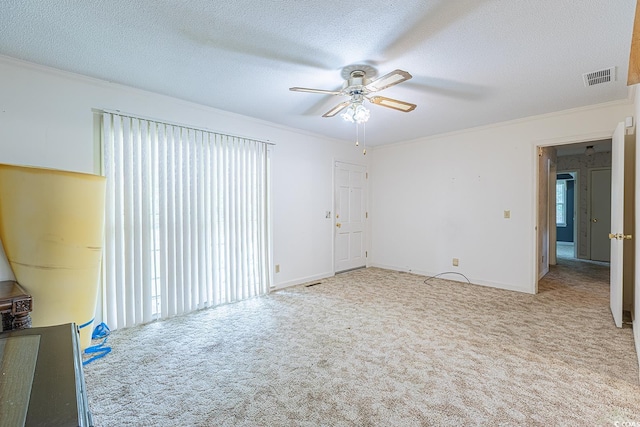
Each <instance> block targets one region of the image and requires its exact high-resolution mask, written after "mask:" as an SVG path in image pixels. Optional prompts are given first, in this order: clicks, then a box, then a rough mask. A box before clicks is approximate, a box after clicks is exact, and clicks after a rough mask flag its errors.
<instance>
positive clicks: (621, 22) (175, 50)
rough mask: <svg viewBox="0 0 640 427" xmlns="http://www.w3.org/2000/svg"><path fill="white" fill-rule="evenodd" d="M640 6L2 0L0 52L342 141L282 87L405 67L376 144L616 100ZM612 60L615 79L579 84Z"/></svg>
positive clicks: (622, 0)
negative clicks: (409, 106)
mask: <svg viewBox="0 0 640 427" xmlns="http://www.w3.org/2000/svg"><path fill="white" fill-rule="evenodd" d="M635 3H636V0H535V1H532V0H403V1H401V2H400V1H392V0H369V1H367V2H353V1H351V2H347V1H340V0H322V1H318V0H258V1H250V0H235V1H211V0H188V1H187V0H136V1H131V0H109V1H104V0H65V1H62V0H60V1H43V0H2V1H1V2H0V54H2V55H6V56H11V57H15V58H19V59H23V60H27V61H31V62H35V63H38V64H43V65H47V66H51V67H55V68H59V69H62V70H68V71H72V72H75V73H80V74H84V75H87V76H92V77H97V78H100V79H105V80H109V81H112V82H117V83H122V84H125V85H129V86H134V87H137V88H142V89H146V90H150V91H154V92H158V93H162V94H166V95H170V96H174V97H178V98H182V99H186V100H190V101H194V102H197V103H200V104H204V105H209V106H212V107H216V108H220V109H223V110H227V111H232V112H236V113H240V114H244V115H248V116H252V117H256V118H259V119H263V120H268V121H270V122H275V123H278V124H281V125H285V126H290V127H294V128H298V129H304V130H306V131H310V132H314V133H318V134H323V135H326V136H329V137H334V138H339V139H346V140H351V139H353V138H354V136H355V125H353V124H348V123H346V122H344V121H343V120H342V119H341V118H340V117H333V118H322V117H321V115H322V114H323V113H325V112H326V111H327V110H329V109H330V108H331V107H333V106H334V105H336V104H338V103H339V102H341V101H343V100H344V99H342V98H340V97H336V96H327V95H318V94H311V93H298V92H291V91H289V90H288V89H289V87H291V86H303V87H311V88H321V89H331V90H334V89H338V88H339V87H340V85H341V82H342V79H341V77H340V74H341V70H342V68H343V67H344V66H347V65H351V64H359V63H365V64H369V65H373V66H375V67H376V68H377V70H378V74H379V75H383V74H386V73H388V72H390V71H392V70H394V69H396V68H400V69H403V70H406V71H409V72H410V73H411V74H412V75H413V79H411V80H409V81H407V82H405V83H402V84H399V85H396V86H394V87H392V88H389V89H387V90H384V91H383V92H381V93H380V94H381V95H383V96H388V97H392V98H397V99H401V100H405V101H408V102H412V103H415V104H418V108H417V109H416V110H415V111H413V112H410V113H401V112H398V111H394V110H390V109H387V108H384V107H380V106H376V105H371V118H370V120H369V123H367V129H366V138H367V144H368V145H379V144H385V143H392V142H397V141H404V140H410V139H414V138H419V137H422V136H428V135H434V134H439V133H444V132H450V131H455V130H460V129H464V128H469V127H474V126H479V125H484V124H489V123H495V122H499V121H504V120H511V119H516V118H521V117H527V116H531V115H537V114H542V113H548V112H553V111H559V110H564V109H569V108H575V107H581V106H585V105H590V104H596V103H601V102H607V101H613V100H620V99H624V98H626V97H627V96H628V91H627V87H626V79H627V68H628V60H629V49H630V43H631V33H632V29H633V17H634V10H635ZM612 66H615V67H617V81H616V82H613V83H607V84H602V85H597V86H592V87H589V88H587V87H585V86H584V84H583V80H582V74H583V73H586V72H591V71H596V70H600V69H603V68H608V67H612ZM96 107H104V106H96ZM108 107H109V108H117V107H118V106H108ZM130 113H135V112H130Z"/></svg>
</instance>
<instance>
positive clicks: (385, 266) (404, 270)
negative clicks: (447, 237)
mask: <svg viewBox="0 0 640 427" xmlns="http://www.w3.org/2000/svg"><path fill="white" fill-rule="evenodd" d="M371 267H374V268H381V269H383V270H391V271H397V272H400V273H411V274H416V275H418V276H424V277H426V278H430V277H433V276H436V275H441V276H438V278H439V279H445V280H451V281H454V282H461V283H467V280H466V279H464V278H463V277H462V276H459V275H458V274H451V275H447V276H445V274H446V273H443V272H439V273H434V272H429V271H423V270H412V269H408V268H406V267H399V266H395V265H388V264H379V263H375V262H374V263H371ZM451 273H454V272H451ZM455 273H457V272H455ZM465 276H466V277H467V278H468V279H469V282H471V284H472V285H478V286H486V287H488V288H496V289H502V290H505V291H514V292H521V293H525V294H531V293H532V292H531V291H530V290H527V289H523V288H522V287H519V286H514V285H511V284H507V283H499V282H490V281H487V280H482V279H477V278H474V277H469V276H468V275H465Z"/></svg>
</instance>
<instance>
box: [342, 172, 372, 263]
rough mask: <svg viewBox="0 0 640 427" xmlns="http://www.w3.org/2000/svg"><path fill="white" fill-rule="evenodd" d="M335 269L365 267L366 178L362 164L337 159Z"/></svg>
mask: <svg viewBox="0 0 640 427" xmlns="http://www.w3.org/2000/svg"><path fill="white" fill-rule="evenodd" d="M334 177H335V218H334V219H335V222H334V230H335V240H334V242H335V251H334V252H335V271H336V272H341V271H346V270H351V269H354V268H359V267H364V266H365V265H366V263H367V261H366V238H365V233H366V227H365V219H366V208H365V207H366V199H365V195H366V191H365V190H366V179H367V169H366V167H365V166H362V165H352V164H349V163H342V162H335V167H334Z"/></svg>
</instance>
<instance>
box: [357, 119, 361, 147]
mask: <svg viewBox="0 0 640 427" xmlns="http://www.w3.org/2000/svg"><path fill="white" fill-rule="evenodd" d="M359 130H360V123H356V147H357V146H358V145H360V141H359V136H360V132H359Z"/></svg>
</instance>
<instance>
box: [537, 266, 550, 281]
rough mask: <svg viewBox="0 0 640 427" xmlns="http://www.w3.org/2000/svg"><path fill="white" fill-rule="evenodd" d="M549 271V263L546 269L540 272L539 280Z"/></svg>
mask: <svg viewBox="0 0 640 427" xmlns="http://www.w3.org/2000/svg"><path fill="white" fill-rule="evenodd" d="M548 273H549V266H548V265H547V266H546V267H545V269H544V270H542V271H541V272H540V273H538V280H540V279H542V278H543V277H544V276H546V275H547V274H548Z"/></svg>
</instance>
